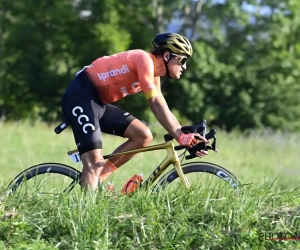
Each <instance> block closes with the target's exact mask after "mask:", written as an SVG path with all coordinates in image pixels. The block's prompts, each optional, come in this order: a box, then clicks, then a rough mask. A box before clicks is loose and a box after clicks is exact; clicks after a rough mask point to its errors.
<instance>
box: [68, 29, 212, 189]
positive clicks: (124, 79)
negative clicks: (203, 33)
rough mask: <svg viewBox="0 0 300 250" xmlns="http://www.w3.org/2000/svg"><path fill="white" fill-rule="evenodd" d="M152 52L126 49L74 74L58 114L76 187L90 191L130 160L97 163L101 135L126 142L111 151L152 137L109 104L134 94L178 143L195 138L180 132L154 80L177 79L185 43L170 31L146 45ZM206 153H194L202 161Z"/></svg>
mask: <svg viewBox="0 0 300 250" xmlns="http://www.w3.org/2000/svg"><path fill="white" fill-rule="evenodd" d="M152 44H153V46H154V50H153V51H152V52H151V53H148V52H146V51H144V50H138V49H137V50H129V51H124V52H121V53H118V54H114V55H110V56H103V57H100V58H98V59H96V60H95V61H94V62H92V63H91V64H90V65H88V66H85V67H84V68H83V69H82V70H80V71H79V72H77V74H76V77H75V79H73V81H72V82H71V83H70V84H69V86H68V87H67V89H66V91H65V93H64V95H63V98H62V111H63V114H64V116H65V118H66V119H67V121H68V122H69V124H70V125H71V127H72V130H73V134H74V138H75V141H76V145H77V148H78V150H79V153H80V155H81V159H82V164H83V171H82V180H81V184H82V186H83V187H84V188H90V189H92V190H93V189H95V188H96V187H97V186H98V181H99V179H100V182H102V181H104V180H105V179H106V178H107V177H108V176H109V175H110V174H111V173H112V172H113V171H115V170H116V169H117V168H119V167H120V166H122V165H123V164H124V163H126V162H127V161H128V160H130V159H131V158H132V157H133V156H134V154H132V155H127V156H119V157H114V158H110V159H109V160H107V161H106V162H105V161H104V159H103V151H102V137H101V133H102V132H104V133H108V134H112V135H117V136H121V137H124V138H128V140H127V141H126V142H125V143H123V144H122V145H120V146H119V147H118V148H117V149H116V150H115V151H114V153H117V152H122V151H127V150H133V149H137V148H141V147H145V146H147V145H148V144H149V143H150V142H151V140H152V139H153V138H152V134H151V131H150V130H149V128H148V127H147V126H146V125H145V124H144V123H142V122H141V121H140V120H138V119H137V118H135V117H134V116H133V115H131V114H129V113H128V112H126V111H124V110H122V109H120V108H118V107H115V106H113V105H111V103H113V102H115V101H117V100H119V99H121V98H124V97H126V96H127V95H131V94H135V93H138V92H140V91H142V92H143V94H144V95H145V97H146V99H147V101H148V103H149V106H150V108H151V110H152V112H153V114H154V115H155V117H156V118H157V120H158V121H159V122H160V124H161V125H162V126H163V127H164V128H165V129H166V131H168V133H169V134H171V135H172V136H173V137H174V138H175V139H176V140H177V141H178V143H179V144H180V145H182V146H188V147H192V146H194V145H196V144H197V142H198V141H197V139H196V138H195V137H198V138H199V139H200V140H201V141H203V142H205V143H207V140H206V139H205V138H204V137H202V136H200V135H199V134H194V133H190V134H184V133H182V132H181V130H180V128H181V125H180V124H179V122H178V120H177V119H176V118H175V116H174V115H173V113H172V112H171V111H170V109H169V107H168V105H167V103H166V101H165V99H164V97H163V95H162V93H161V86H160V77H161V76H165V75H166V76H167V77H172V78H175V79H179V78H180V76H181V74H182V72H183V71H184V70H185V69H186V62H187V60H188V58H189V57H191V56H192V54H193V49H192V46H191V44H190V42H189V41H188V39H187V38H186V37H184V36H182V35H180V34H176V33H161V34H158V35H156V36H155V38H154V40H153V41H152ZM207 154H208V152H207V151H204V150H201V151H199V152H197V153H196V155H197V156H199V157H203V156H205V155H207Z"/></svg>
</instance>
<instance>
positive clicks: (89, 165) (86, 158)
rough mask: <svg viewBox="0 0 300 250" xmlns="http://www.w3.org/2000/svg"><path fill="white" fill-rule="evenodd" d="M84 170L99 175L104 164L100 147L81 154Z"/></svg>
mask: <svg viewBox="0 0 300 250" xmlns="http://www.w3.org/2000/svg"><path fill="white" fill-rule="evenodd" d="M81 159H82V164H83V168H84V172H87V173H89V174H95V175H99V174H100V173H101V171H102V168H103V166H104V158H103V154H102V149H96V150H92V151H89V152H86V153H84V154H82V155H81Z"/></svg>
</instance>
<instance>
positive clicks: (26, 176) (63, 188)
mask: <svg viewBox="0 0 300 250" xmlns="http://www.w3.org/2000/svg"><path fill="white" fill-rule="evenodd" d="M80 176H81V172H79V171H78V170H76V169H75V168H72V167H70V166H67V165H64V164H60V163H42V164H39V165H35V166H32V167H30V168H28V169H26V170H24V171H22V172H21V173H20V174H18V175H17V176H16V177H15V178H14V179H13V180H12V181H11V182H10V183H9V185H8V188H7V190H8V192H9V193H10V194H11V193H15V192H16V191H18V192H19V193H21V194H24V193H26V194H32V193H44V194H45V193H47V194H53V193H55V194H57V193H62V192H69V191H71V190H72V189H73V188H74V186H75V185H76V184H77V183H78V182H79V180H80ZM77 186H79V185H77Z"/></svg>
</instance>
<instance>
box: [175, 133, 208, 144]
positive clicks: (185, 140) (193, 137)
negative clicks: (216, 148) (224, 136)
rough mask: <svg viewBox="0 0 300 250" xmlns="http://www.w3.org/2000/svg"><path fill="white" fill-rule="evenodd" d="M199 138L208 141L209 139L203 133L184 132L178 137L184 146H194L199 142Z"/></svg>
mask: <svg viewBox="0 0 300 250" xmlns="http://www.w3.org/2000/svg"><path fill="white" fill-rule="evenodd" d="M198 140H200V141H203V142H204V143H207V142H208V141H207V140H206V139H205V138H204V137H203V136H201V135H199V134H195V133H189V134H184V133H182V134H181V135H180V136H179V138H178V143H179V144H180V145H181V146H184V147H193V146H195V145H196V144H197V143H198Z"/></svg>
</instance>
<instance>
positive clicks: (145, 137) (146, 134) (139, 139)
mask: <svg viewBox="0 0 300 250" xmlns="http://www.w3.org/2000/svg"><path fill="white" fill-rule="evenodd" d="M124 137H126V138H128V139H130V140H132V141H134V142H136V143H138V144H139V146H142V147H144V146H147V145H148V144H149V143H150V142H151V141H152V140H153V135H152V133H151V131H150V129H149V128H148V127H147V126H146V125H145V124H144V123H142V122H141V121H140V120H138V119H135V120H134V121H133V122H132V123H131V124H130V125H129V127H128V128H127V129H126V131H125V134H124Z"/></svg>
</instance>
